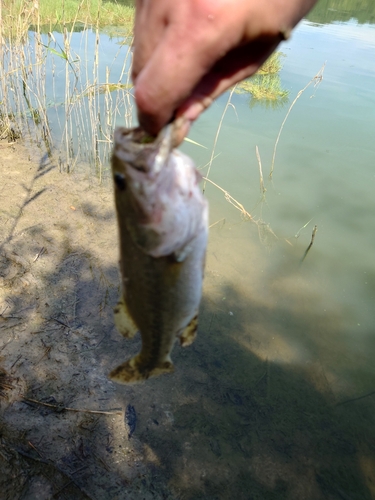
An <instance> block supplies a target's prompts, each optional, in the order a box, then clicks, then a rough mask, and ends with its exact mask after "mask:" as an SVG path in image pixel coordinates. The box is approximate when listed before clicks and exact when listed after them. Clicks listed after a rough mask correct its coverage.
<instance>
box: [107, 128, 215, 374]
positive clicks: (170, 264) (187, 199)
mask: <svg viewBox="0 0 375 500" xmlns="http://www.w3.org/2000/svg"><path fill="white" fill-rule="evenodd" d="M174 126H175V125H173V124H172V125H168V126H167V127H166V128H165V129H164V130H163V131H162V132H161V133H160V134H159V136H158V137H157V138H156V139H152V138H150V137H148V136H147V134H146V133H145V132H144V131H143V130H142V129H141V128H139V127H138V128H135V129H124V128H119V129H117V130H116V131H115V138H114V150H113V155H112V174H113V179H114V186H115V203H116V210H117V220H118V228H119V239H120V268H121V274H122V296H121V299H120V302H119V303H118V305H117V306H116V307H115V310H114V312H115V324H116V327H117V329H118V330H119V332H120V333H122V334H123V335H124V336H125V337H128V338H132V337H133V336H134V334H135V333H136V332H137V331H138V330H139V331H140V334H141V338H142V348H141V351H140V353H139V354H137V355H136V356H135V357H134V358H132V359H130V360H128V361H126V362H125V363H123V364H122V365H120V366H119V367H117V368H115V369H114V370H113V371H112V372H111V374H110V377H111V378H112V380H115V381H116V382H120V383H132V382H140V381H142V380H146V379H147V378H149V377H151V376H157V375H160V374H162V373H168V372H172V371H173V369H174V368H173V363H172V360H171V357H170V354H171V351H172V348H173V345H174V343H175V340H176V338H177V337H178V338H179V339H180V343H181V345H182V346H187V345H189V344H191V343H192V342H193V340H194V338H195V335H196V331H197V321H198V320H197V318H198V309H199V303H200V300H201V294H202V283H203V271H204V262H205V252H206V246H207V234H208V206H207V202H206V200H205V198H204V197H203V195H202V193H201V191H200V189H199V185H198V182H199V180H200V175H199V173H198V172H197V171H196V169H195V166H194V164H193V162H192V160H191V159H190V158H189V157H187V156H186V155H184V154H182V153H181V152H179V151H177V150H176V149H174V148H173V137H174Z"/></svg>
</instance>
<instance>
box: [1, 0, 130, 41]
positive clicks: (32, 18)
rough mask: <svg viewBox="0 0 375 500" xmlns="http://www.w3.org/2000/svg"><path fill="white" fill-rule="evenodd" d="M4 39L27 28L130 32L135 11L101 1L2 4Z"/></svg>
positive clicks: (19, 0)
mask: <svg viewBox="0 0 375 500" xmlns="http://www.w3.org/2000/svg"><path fill="white" fill-rule="evenodd" d="M0 10H1V17H2V34H3V36H4V37H12V38H15V37H16V36H18V37H19V36H20V35H21V34H23V35H24V34H25V31H27V29H28V28H29V26H31V25H33V26H36V25H38V26H40V25H42V26H50V30H51V31H52V30H53V27H54V26H55V25H61V24H66V23H75V22H79V23H83V24H85V25H97V26H100V27H104V26H121V27H123V28H126V29H127V30H129V31H132V28H133V22H134V12H135V10H134V8H133V7H129V6H126V5H121V4H119V3H117V2H115V1H114V2H103V1H102V0H34V1H31V2H26V1H25V0H2V2H1V3H0Z"/></svg>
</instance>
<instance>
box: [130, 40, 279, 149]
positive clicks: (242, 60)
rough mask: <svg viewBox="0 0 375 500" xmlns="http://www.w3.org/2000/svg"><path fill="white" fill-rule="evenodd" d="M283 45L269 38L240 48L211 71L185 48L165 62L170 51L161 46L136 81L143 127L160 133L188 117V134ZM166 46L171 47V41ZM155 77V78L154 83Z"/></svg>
mask: <svg viewBox="0 0 375 500" xmlns="http://www.w3.org/2000/svg"><path fill="white" fill-rule="evenodd" d="M279 42H280V38H269V39H265V40H257V41H255V42H252V43H250V44H246V45H244V46H242V47H237V48H236V49H233V50H231V51H230V52H229V53H227V54H226V55H225V56H224V57H223V58H222V59H220V60H219V61H218V62H217V63H216V64H215V65H214V66H213V67H212V68H211V69H209V70H208V69H207V66H208V63H207V61H206V60H205V59H201V60H199V59H198V60H197V58H196V57H193V53H192V54H191V56H190V54H189V53H186V52H188V48H186V49H185V47H184V46H182V47H181V53H179V52H178V50H175V51H174V53H173V54H171V51H170V50H169V58H168V59H167V60H165V59H164V62H163V57H164V54H165V53H166V51H165V47H164V44H161V45H159V47H158V48H157V49H156V51H154V53H153V57H152V59H151V60H150V61H149V62H148V64H147V66H146V67H145V68H144V69H143V70H142V71H141V73H140V74H139V75H138V77H137V81H136V88H135V97H136V102H137V106H138V119H139V122H140V124H141V125H142V126H143V127H144V128H145V129H146V130H147V131H148V132H149V133H151V134H157V133H158V132H159V130H160V129H161V128H162V127H163V126H164V125H165V124H166V123H168V122H169V121H170V120H171V119H172V118H173V116H177V117H184V119H185V125H184V128H182V127H181V131H182V130H185V131H186V132H187V131H188V129H189V126H190V124H191V122H193V121H194V120H196V119H197V118H198V116H199V115H200V114H201V113H202V112H203V111H204V110H205V109H207V108H208V107H209V106H210V105H211V104H212V102H213V101H214V99H216V98H217V97H218V96H219V95H221V94H222V93H223V92H224V91H226V90H227V89H229V88H230V87H231V86H232V85H234V84H236V83H238V82H239V81H241V80H243V79H244V78H247V77H248V76H251V75H252V74H254V73H255V72H256V71H257V70H258V69H259V67H260V66H261V65H262V64H263V62H264V61H265V60H266V59H267V57H268V56H269V55H270V54H271V53H272V52H273V51H274V50H275V48H276V47H277V45H278V44H279ZM164 43H166V44H168V43H169V42H168V39H166V40H165V42H164ZM184 49H185V50H186V52H185V54H184V53H183V51H184ZM160 68H163V71H161V70H160ZM151 75H154V76H153V79H152V80H151ZM192 89H193V90H192ZM182 139H183V137H182ZM182 139H181V140H182Z"/></svg>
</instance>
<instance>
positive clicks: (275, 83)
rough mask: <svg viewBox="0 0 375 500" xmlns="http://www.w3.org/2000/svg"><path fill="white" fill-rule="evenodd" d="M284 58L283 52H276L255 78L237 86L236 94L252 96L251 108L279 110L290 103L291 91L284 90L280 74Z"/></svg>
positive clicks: (247, 79)
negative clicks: (260, 106)
mask: <svg viewBox="0 0 375 500" xmlns="http://www.w3.org/2000/svg"><path fill="white" fill-rule="evenodd" d="M284 56H285V54H283V53H282V52H275V53H274V54H272V55H271V56H270V57H269V58H268V59H267V61H266V62H265V63H264V64H263V66H262V67H261V68H260V69H259V71H258V72H257V73H256V74H255V75H254V76H252V77H250V78H246V80H243V81H242V82H240V83H239V84H238V85H237V87H236V93H239V94H250V95H251V99H250V101H249V105H250V107H252V106H254V105H256V104H262V105H264V106H265V107H271V108H277V107H280V106H284V104H286V103H287V102H288V96H289V91H288V90H285V89H283V88H282V85H281V80H280V76H279V74H278V73H279V71H280V70H281V68H282V64H281V57H284Z"/></svg>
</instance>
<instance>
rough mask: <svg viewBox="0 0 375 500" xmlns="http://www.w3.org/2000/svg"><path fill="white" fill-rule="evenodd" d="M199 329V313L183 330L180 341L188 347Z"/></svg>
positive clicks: (183, 345)
mask: <svg viewBox="0 0 375 500" xmlns="http://www.w3.org/2000/svg"><path fill="white" fill-rule="evenodd" d="M197 330H198V313H197V314H196V315H195V316H194V318H193V319H192V320H191V321H190V323H189V324H188V326H187V327H186V328H185V330H183V332H182V333H181V334H180V343H181V345H182V347H187V346H188V345H190V344H192V343H193V342H194V340H195V337H196V336H197Z"/></svg>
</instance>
